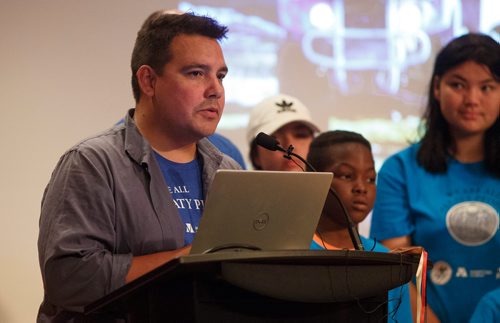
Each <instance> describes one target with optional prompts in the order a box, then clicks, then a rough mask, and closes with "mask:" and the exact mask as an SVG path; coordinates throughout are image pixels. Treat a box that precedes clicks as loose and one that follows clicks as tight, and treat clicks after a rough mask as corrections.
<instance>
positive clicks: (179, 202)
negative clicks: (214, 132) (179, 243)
mask: <svg viewBox="0 0 500 323" xmlns="http://www.w3.org/2000/svg"><path fill="white" fill-rule="evenodd" d="M154 155H155V157H156V159H157V160H158V163H159V165H160V169H161V171H162V173H163V176H164V177H165V181H166V182H167V185H168V190H169V191H170V194H171V195H172V199H173V202H174V204H175V205H176V206H177V209H178V210H179V215H180V216H181V219H182V221H183V222H184V226H185V231H184V242H185V244H186V245H188V244H191V243H192V242H193V239H194V235H195V233H196V231H197V230H198V225H199V223H200V218H201V215H202V213H203V207H204V200H203V189H202V182H201V170H200V163H199V161H198V159H194V160H193V161H191V162H189V163H176V162H173V161H170V160H168V159H166V158H164V157H162V156H161V155H160V154H158V153H157V152H154Z"/></svg>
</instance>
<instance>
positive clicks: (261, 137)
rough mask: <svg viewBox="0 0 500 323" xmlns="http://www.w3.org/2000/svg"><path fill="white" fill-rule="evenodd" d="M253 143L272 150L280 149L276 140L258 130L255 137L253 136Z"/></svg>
mask: <svg viewBox="0 0 500 323" xmlns="http://www.w3.org/2000/svg"><path fill="white" fill-rule="evenodd" d="M255 143H256V144H257V145H259V146H261V147H264V148H266V149H269V150H272V151H276V150H281V149H280V148H281V147H280V145H279V142H278V140H276V138H274V137H272V136H269V135H268V134H265V133H263V132H259V134H258V135H257V137H255Z"/></svg>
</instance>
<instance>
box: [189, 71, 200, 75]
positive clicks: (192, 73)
mask: <svg viewBox="0 0 500 323" xmlns="http://www.w3.org/2000/svg"><path fill="white" fill-rule="evenodd" d="M189 75H191V76H201V75H203V73H202V72H201V71H191V72H189Z"/></svg>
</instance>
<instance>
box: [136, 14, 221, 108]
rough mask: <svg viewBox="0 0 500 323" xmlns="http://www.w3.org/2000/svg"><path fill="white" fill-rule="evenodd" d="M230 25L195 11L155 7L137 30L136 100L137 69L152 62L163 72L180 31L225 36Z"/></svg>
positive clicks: (137, 97) (137, 96)
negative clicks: (196, 13) (171, 10)
mask: <svg viewBox="0 0 500 323" xmlns="http://www.w3.org/2000/svg"><path fill="white" fill-rule="evenodd" d="M227 31H228V29H227V27H226V26H223V25H220V24H219V23H218V22H217V21H216V20H214V19H212V18H210V17H206V16H198V15H195V14H193V13H183V14H176V13H167V12H165V11H156V12H154V13H152V14H151V15H150V16H149V17H148V18H147V19H146V21H144V23H143V25H142V27H141V29H140V30H139V32H138V33H137V39H136V41H135V46H134V50H133V52H132V60H131V64H130V67H131V68H132V90H133V92H134V98H135V101H136V102H139V98H140V96H141V90H140V88H139V83H138V81H137V76H136V74H137V70H139V67H141V66H142V65H149V66H151V68H153V70H154V71H155V73H157V74H158V75H161V74H162V71H163V67H164V66H165V64H166V63H168V62H169V61H170V59H171V58H172V56H171V53H170V44H171V43H172V40H173V39H174V38H175V37H176V36H178V35H180V34H186V35H201V36H206V37H210V38H213V39H216V40H219V41H220V40H222V39H223V38H225V37H226V33H227Z"/></svg>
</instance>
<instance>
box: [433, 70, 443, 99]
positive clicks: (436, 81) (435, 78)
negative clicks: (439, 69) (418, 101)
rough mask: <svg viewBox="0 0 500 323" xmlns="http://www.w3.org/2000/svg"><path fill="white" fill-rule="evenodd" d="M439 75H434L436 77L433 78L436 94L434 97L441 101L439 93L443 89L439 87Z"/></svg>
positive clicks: (434, 92) (434, 93)
mask: <svg viewBox="0 0 500 323" xmlns="http://www.w3.org/2000/svg"><path fill="white" fill-rule="evenodd" d="M439 81H440V79H439V76H437V75H436V76H434V79H433V80H432V89H433V90H432V94H433V95H434V99H436V100H437V101H439V95H440V94H441V89H440V88H439Z"/></svg>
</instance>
